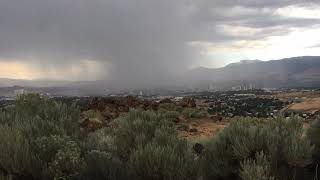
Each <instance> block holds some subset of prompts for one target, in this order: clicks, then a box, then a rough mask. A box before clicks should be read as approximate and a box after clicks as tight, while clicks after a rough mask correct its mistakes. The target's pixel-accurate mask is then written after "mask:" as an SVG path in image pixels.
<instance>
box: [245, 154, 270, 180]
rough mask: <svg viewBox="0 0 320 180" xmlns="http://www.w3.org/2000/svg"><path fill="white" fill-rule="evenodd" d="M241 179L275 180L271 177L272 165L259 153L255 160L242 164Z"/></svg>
mask: <svg viewBox="0 0 320 180" xmlns="http://www.w3.org/2000/svg"><path fill="white" fill-rule="evenodd" d="M240 177H241V179H242V180H257V179H261V180H274V179H275V178H274V177H272V176H271V163H270V162H269V161H268V159H267V157H266V156H265V155H264V153H263V152H260V153H257V154H256V156H255V159H248V160H245V161H243V162H242V163H241V171H240Z"/></svg>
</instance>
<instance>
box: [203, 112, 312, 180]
mask: <svg viewBox="0 0 320 180" xmlns="http://www.w3.org/2000/svg"><path fill="white" fill-rule="evenodd" d="M302 131H303V129H302V123H301V122H300V121H299V120H298V119H295V118H293V119H290V120H285V119H283V118H278V119H275V120H270V121H261V120H255V119H238V120H237V121H234V122H233V123H231V125H230V126H229V127H227V128H225V129H224V130H223V131H222V132H221V133H220V134H219V135H218V136H217V137H216V138H214V139H212V140H211V141H210V142H209V143H208V144H207V149H206V151H205V154H204V156H203V173H204V178H205V179H239V171H240V164H241V162H243V161H245V160H247V159H254V158H255V154H256V153H258V152H261V151H263V152H264V153H265V155H266V157H267V158H268V159H270V163H271V175H272V176H274V177H279V178H280V179H292V178H294V177H295V176H296V172H297V170H298V169H300V168H302V167H305V166H307V165H309V164H310V163H311V155H312V152H313V149H314V148H313V146H311V145H310V143H309V142H308V140H306V139H304V138H302Z"/></svg>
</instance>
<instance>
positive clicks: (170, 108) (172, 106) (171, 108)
mask: <svg viewBox="0 0 320 180" xmlns="http://www.w3.org/2000/svg"><path fill="white" fill-rule="evenodd" d="M159 110H160V111H162V110H164V111H177V110H178V107H177V106H176V105H175V104H173V103H162V104H159Z"/></svg>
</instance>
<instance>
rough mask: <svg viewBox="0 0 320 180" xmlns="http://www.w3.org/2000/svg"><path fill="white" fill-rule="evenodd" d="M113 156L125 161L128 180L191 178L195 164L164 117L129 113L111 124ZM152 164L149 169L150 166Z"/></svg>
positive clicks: (189, 148) (189, 152) (194, 174)
mask: <svg viewBox="0 0 320 180" xmlns="http://www.w3.org/2000/svg"><path fill="white" fill-rule="evenodd" d="M113 126H114V127H117V128H113V129H114V130H115V131H114V132H113V134H114V141H113V142H115V145H116V149H117V150H116V151H117V153H116V154H117V156H119V157H121V159H122V161H124V162H126V161H127V162H128V163H129V165H130V167H131V168H130V169H131V172H132V173H133V175H132V176H131V179H190V178H191V179H192V178H193V177H195V176H196V175H197V174H196V168H195V167H196V166H195V164H196V161H195V160H194V156H193V154H192V152H191V147H190V145H189V144H188V143H187V142H186V141H185V140H180V139H178V137H177V133H176V131H175V129H174V127H173V126H172V123H171V122H169V121H168V120H167V118H166V117H165V115H163V114H158V113H154V112H130V113H129V115H128V116H127V117H124V118H120V119H118V120H115V121H114V124H113ZM151 165H152V166H151Z"/></svg>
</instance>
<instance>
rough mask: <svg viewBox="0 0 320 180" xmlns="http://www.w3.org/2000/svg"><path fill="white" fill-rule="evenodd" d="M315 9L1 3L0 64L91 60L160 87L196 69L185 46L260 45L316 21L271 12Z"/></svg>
mask: <svg viewBox="0 0 320 180" xmlns="http://www.w3.org/2000/svg"><path fill="white" fill-rule="evenodd" d="M317 4H320V3H318V1H317V0H313V1H312V0H309V1H308V0H268V1H261V0H194V1H193V0H90V1H88V0H23V1H22V0H1V1H0V42H1V43H0V58H1V57H2V58H18V59H21V60H24V59H26V60H25V61H28V60H29V59H35V60H36V62H37V63H39V64H40V66H42V67H44V68H45V67H53V68H59V67H61V66H63V67H65V66H69V65H71V64H74V63H77V62H78V61H79V60H83V59H90V60H95V61H98V62H102V65H104V64H107V65H106V66H111V67H112V68H109V71H110V72H109V75H110V77H109V78H111V79H116V80H121V81H123V82H146V83H150V82H154V83H157V82H162V81H164V80H168V79H169V78H170V77H171V76H172V75H173V74H175V73H180V72H181V71H183V70H185V69H186V68H187V67H188V66H190V65H191V64H196V63H197V62H196V61H198V60H199V56H198V49H195V48H192V47H191V46H189V45H188V43H189V42H192V41H206V42H211V43H214V42H219V41H233V40H242V39H245V40H247V39H261V38H264V37H267V36H270V35H275V34H286V33H288V32H289V31H290V28H291V27H312V26H314V25H318V24H320V22H319V20H317V19H312V18H311V19H299V18H287V17H280V16H279V15H277V14H275V13H274V11H275V10H277V9H278V8H281V7H286V6H290V5H296V6H309V7H312V6H315V5H317ZM219 25H230V26H235V25H237V26H245V27H250V28H258V29H261V31H260V32H259V33H256V34H255V36H248V35H245V34H244V35H237V36H234V35H230V34H226V33H225V32H223V31H221V30H219V29H218V27H219ZM26 57H28V58H26ZM29 57H31V58H29ZM105 62H107V63H105ZM106 69H107V68H106ZM89 76H90V75H89Z"/></svg>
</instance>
